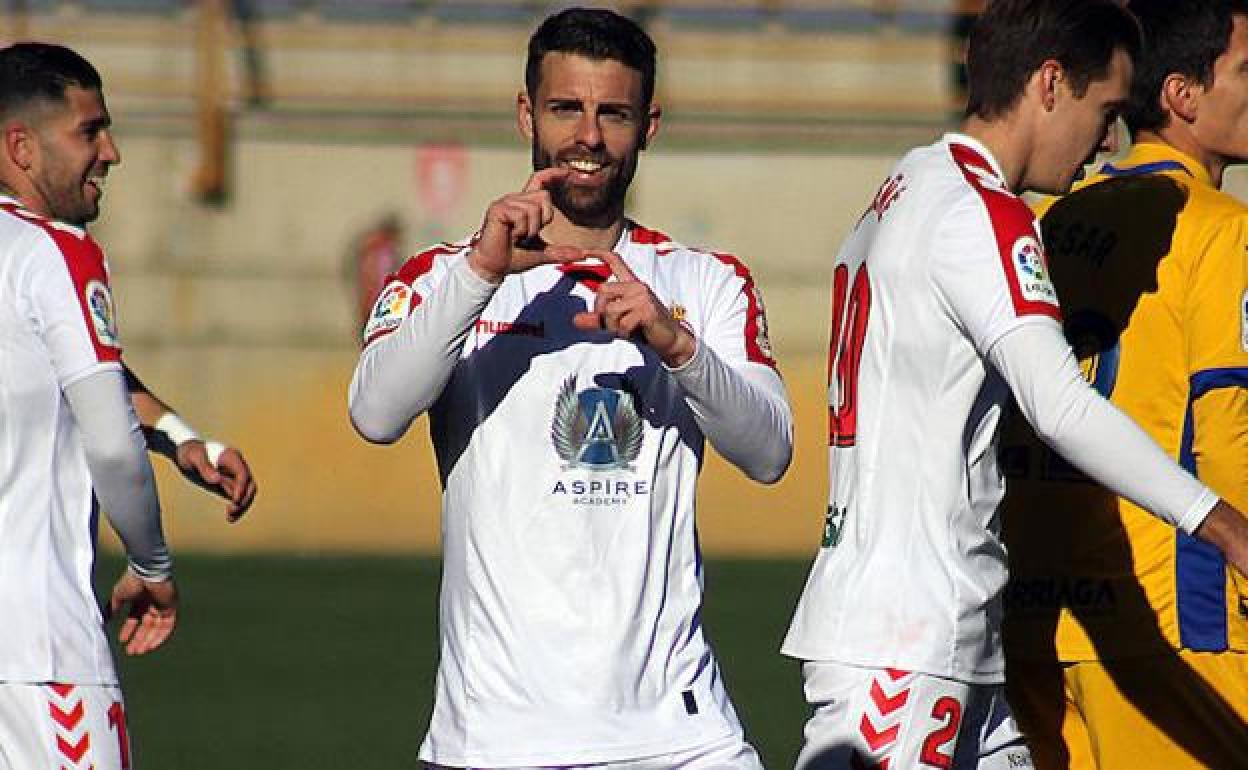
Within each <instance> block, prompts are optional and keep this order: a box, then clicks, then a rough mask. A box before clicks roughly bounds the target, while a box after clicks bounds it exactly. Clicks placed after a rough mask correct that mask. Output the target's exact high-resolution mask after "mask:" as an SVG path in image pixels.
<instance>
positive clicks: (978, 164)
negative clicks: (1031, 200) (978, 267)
mask: <svg viewBox="0 0 1248 770" xmlns="http://www.w3.org/2000/svg"><path fill="white" fill-rule="evenodd" d="M949 150H950V152H951V153H952V154H953V159H954V161H955V162H956V163H957V164H958V169H959V170H960V171H961V172H962V176H964V177H965V178H966V181H967V184H969V185H970V186H971V187H972V188H973V189H974V190H975V192H977V193H979V197H980V200H982V201H983V203H984V207H985V208H986V209H987V210H988V219H989V220H990V221H991V222H992V232H993V235H994V236H996V240H997V254H998V256H999V257H1000V258H1001V268H1002V270H1003V272H1004V273H1005V281H1006V284H1007V285H1008V286H1009V287H1010V299H1011V300H1012V301H1013V303H1014V313H1015V314H1016V315H1020V316H1022V315H1045V316H1048V317H1050V318H1052V319H1054V320H1056V321H1059V322H1060V321H1061V320H1062V312H1061V310H1060V309H1059V308H1058V306H1057V305H1056V304H1054V303H1052V302H1045V301H1043V300H1033V299H1028V298H1027V297H1026V296H1024V294H1023V288H1022V286H1020V285H1019V278H1018V270H1017V269H1016V267H1015V265H1014V249H1015V246H1016V245H1017V244H1018V242H1019V240H1020V239H1023V238H1031V239H1032V240H1033V241H1034V242H1035V245H1036V248H1038V249H1039V254H1038V255H1037V256H1038V258H1039V259H1040V261H1041V263H1042V264H1045V265H1046V266H1047V258H1046V256H1045V254H1044V246H1043V244H1042V243H1041V241H1040V239H1039V237H1038V236H1037V234H1036V227H1035V222H1036V215H1035V213H1034V212H1033V211H1032V210H1031V209H1030V208H1028V207H1027V204H1026V203H1023V201H1022V200H1021V199H1019V197H1018V196H1016V195H1014V194H1013V193H1012V192H1010V191H1009V190H1007V189H1006V188H1005V186H1004V185H1003V184H1002V185H1000V186H994V185H993V184H991V183H989V182H987V181H986V180H985V177H988V178H993V179H995V178H996V174H995V173H994V172H993V171H992V170H991V169H992V166H991V164H989V163H988V161H987V160H985V159H984V158H983V157H982V156H980V154H979V153H978V152H976V151H975V150H973V149H971V148H970V147H967V146H966V145H963V144H957V143H951V144H950V145H949Z"/></svg>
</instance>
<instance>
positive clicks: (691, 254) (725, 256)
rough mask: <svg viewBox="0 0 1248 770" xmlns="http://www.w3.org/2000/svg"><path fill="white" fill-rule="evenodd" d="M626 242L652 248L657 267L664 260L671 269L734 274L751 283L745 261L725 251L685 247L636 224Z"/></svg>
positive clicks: (659, 232)
mask: <svg viewBox="0 0 1248 770" xmlns="http://www.w3.org/2000/svg"><path fill="white" fill-rule="evenodd" d="M629 241H630V243H631V244H633V245H635V246H641V247H643V248H647V249H650V250H652V251H653V253H654V257H655V260H656V262H657V263H658V264H659V265H660V266H661V265H663V264H664V263H666V264H667V265H669V266H671V267H673V268H681V269H686V270H693V271H698V272H703V273H706V274H709V275H716V274H718V275H721V276H722V277H724V278H728V277H732V276H736V277H739V278H742V279H744V280H746V281H748V282H751V283H752V282H753V278H752V277H751V275H750V270H749V268H748V267H746V265H745V262H744V261H743V260H742V259H741V258H740V257H738V256H736V255H735V254H730V253H728V252H726V251H718V250H715V249H712V248H706V247H701V246H686V245H685V244H683V243H680V242H679V241H677V240H675V239H673V238H671V237H670V236H668V235H667V234H666V233H664V232H661V231H659V230H654V229H651V228H648V227H644V226H642V225H639V224H634V225H633V226H632V231H631V232H630V234H629Z"/></svg>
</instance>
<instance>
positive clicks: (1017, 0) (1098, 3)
mask: <svg viewBox="0 0 1248 770" xmlns="http://www.w3.org/2000/svg"><path fill="white" fill-rule="evenodd" d="M1140 47H1141V39H1140V27H1139V23H1138V22H1136V20H1135V17H1133V16H1132V15H1131V14H1130V13H1129V12H1127V11H1126V10H1125V9H1124V8H1123V7H1122V6H1121V5H1119V3H1118V2H1116V0H993V2H990V3H989V5H988V7H987V9H986V10H985V11H984V13H983V14H982V15H981V16H980V17H979V18H978V19H977V20H976V22H975V25H974V27H972V28H971V36H970V45H969V47H968V49H967V55H966V60H967V61H966V68H967V81H968V82H967V91H968V97H967V105H966V114H967V115H975V116H977V117H980V118H984V119H985V120H991V119H992V118H996V117H999V116H1000V115H1002V114H1003V113H1005V112H1008V111H1009V110H1010V109H1011V108H1012V107H1013V106H1014V105H1015V104H1016V103H1017V102H1018V100H1019V98H1020V97H1021V96H1022V94H1023V89H1024V88H1025V87H1026V85H1027V81H1028V80H1029V79H1030V78H1031V76H1032V74H1033V73H1035V71H1036V70H1038V69H1040V65H1042V64H1043V63H1044V62H1045V61H1047V60H1049V59H1053V60H1054V61H1056V62H1057V63H1059V64H1061V65H1062V68H1063V69H1064V70H1065V71H1066V75H1067V76H1068V77H1069V78H1070V84H1071V88H1072V89H1073V91H1074V93H1075V95H1076V96H1083V94H1084V93H1085V92H1086V91H1087V88H1088V84H1089V83H1091V82H1092V81H1093V80H1098V79H1100V78H1103V77H1105V76H1106V74H1107V73H1108V72H1109V64H1110V61H1111V60H1112V59H1113V56H1114V51H1116V50H1118V49H1122V50H1124V51H1126V52H1127V54H1128V55H1130V57H1131V58H1132V59H1137V58H1139V53H1140Z"/></svg>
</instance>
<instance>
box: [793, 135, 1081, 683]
mask: <svg viewBox="0 0 1248 770" xmlns="http://www.w3.org/2000/svg"><path fill="white" fill-rule="evenodd" d="M832 294H833V298H832V304H833V311H832V319H833V322H832V336H831V340H832V342H831V351H830V365H829V381H830V382H829V388H828V408H829V421H830V430H829V437H828V441H829V446H830V449H829V453H830V457H829V473H830V479H831V485H830V499H829V502H828V512H827V521H826V524H825V528H824V539H823V547H822V549H821V550H820V552H819V554H818V556H817V557H816V559H815V563H814V566H813V568H812V571H811V574H810V578H809V580H808V582H807V584H806V588H805V590H804V592H803V594H802V598H801V601H800V603H799V605H798V608H797V612H796V616H795V617H794V619H793V623H792V626H791V627H790V629H789V633H788V637H787V638H786V640H785V642H784V647H783V651H784V653H785V654H786V655H790V656H793V657H796V658H801V659H805V660H819V661H834V662H840V663H847V664H851V665H860V666H870V667H882V668H896V669H901V670H904V671H917V672H923V673H927V674H932V675H935V676H943V677H949V678H952V679H958V680H961V681H965V682H972V683H995V682H1000V681H1003V679H1004V664H1003V660H1002V653H1001V640H1000V620H1001V592H1002V589H1003V587H1004V585H1005V578H1006V560H1005V549H1004V547H1003V546H1002V544H1001V541H1000V538H999V536H998V535H999V531H1000V525H999V520H998V514H997V504H998V503H999V502H1000V500H1001V496H1002V492H1003V491H1004V485H1003V481H1002V475H1001V473H1000V471H999V470H998V467H997V458H996V443H997V433H998V423H999V421H1000V419H1001V415H1002V410H1003V408H1004V405H1005V403H1006V400H1007V398H1008V396H1009V390H1008V387H1007V386H1006V384H1005V382H1004V381H1003V380H1002V378H1001V377H1000V375H999V374H998V373H997V372H996V371H995V370H994V369H992V367H991V365H990V364H989V363H988V362H987V360H986V357H987V353H988V351H989V350H990V349H991V348H992V346H993V344H994V343H995V342H996V341H997V340H999V339H1001V337H1002V336H1004V335H1005V334H1006V333H1007V332H1009V331H1011V330H1012V329H1015V328H1017V327H1018V326H1019V325H1020V324H1027V323H1044V324H1056V323H1058V322H1059V319H1060V313H1059V310H1058V304H1057V296H1056V293H1055V292H1054V290H1053V286H1052V283H1051V282H1050V280H1049V277H1048V274H1047V266H1046V262H1045V257H1044V250H1043V246H1042V245H1041V240H1040V232H1039V228H1038V226H1037V224H1036V221H1035V217H1034V216H1033V215H1032V213H1031V211H1030V210H1029V209H1028V208H1027V206H1026V205H1025V204H1024V203H1023V202H1022V200H1020V199H1019V198H1018V197H1017V196H1015V195H1014V194H1013V193H1011V192H1010V190H1009V189H1008V187H1007V185H1006V182H1005V179H1004V176H1003V175H1002V172H1001V169H1000V167H999V166H998V165H997V163H996V161H995V160H994V159H993V158H992V156H991V155H990V154H989V152H988V151H987V149H986V148H984V147H983V146H982V145H981V144H979V143H978V142H976V141H974V140H973V139H971V138H969V137H966V136H961V135H952V134H951V135H947V136H945V137H944V138H942V139H941V140H940V141H939V142H937V143H936V144H933V145H931V146H928V147H922V148H918V149H915V150H913V151H911V152H910V153H909V154H908V155H907V156H906V157H905V158H904V159H903V160H902V161H901V163H900V164H898V166H897V167H896V168H895V169H894V170H893V172H892V173H891V174H890V176H889V178H888V179H887V180H886V181H885V183H884V184H883V186H882V187H881V188H880V190H879V192H878V193H877V194H876V196H875V199H874V201H872V203H871V205H870V206H869V207H868V209H867V211H866V212H865V213H864V214H863V215H862V219H861V220H860V221H859V223H858V225H857V227H856V228H855V229H854V231H853V233H851V235H850V236H849V237H848V239H847V240H846V242H845V243H844V244H843V246H842V247H841V251H840V253H839V254H838V255H837V258H836V265H835V270H834V273H833V289H832Z"/></svg>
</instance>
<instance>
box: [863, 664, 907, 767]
mask: <svg viewBox="0 0 1248 770" xmlns="http://www.w3.org/2000/svg"><path fill="white" fill-rule="evenodd" d="M910 677H911V673H910V672H909V671H900V670H898V669H891V668H890V669H885V670H884V671H883V672H882V674H879V675H876V676H875V677H874V678H873V679H872V681H871V688H870V690H869V691H868V695H869V697H870V705H868V706H867V707H866V708H865V709H864V710H863V714H862V718H861V719H860V720H859V722H858V734H859V736H861V738H862V740H863V742H864V743H865V744H866V747H867V750H868V751H867V753H866V754H862V753H859V752H855V754H854V759H853V762H854V770H888V765H889V762H890V761H891V760H892V757H891V756H890V755H891V754H892V751H893V747H894V745H895V744H896V743H897V737H898V736H899V735H900V734H901V719H902V709H903V708H904V707H905V705H906V702H907V701H909V700H910V683H909V679H910ZM872 706H874V710H873V709H872Z"/></svg>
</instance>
